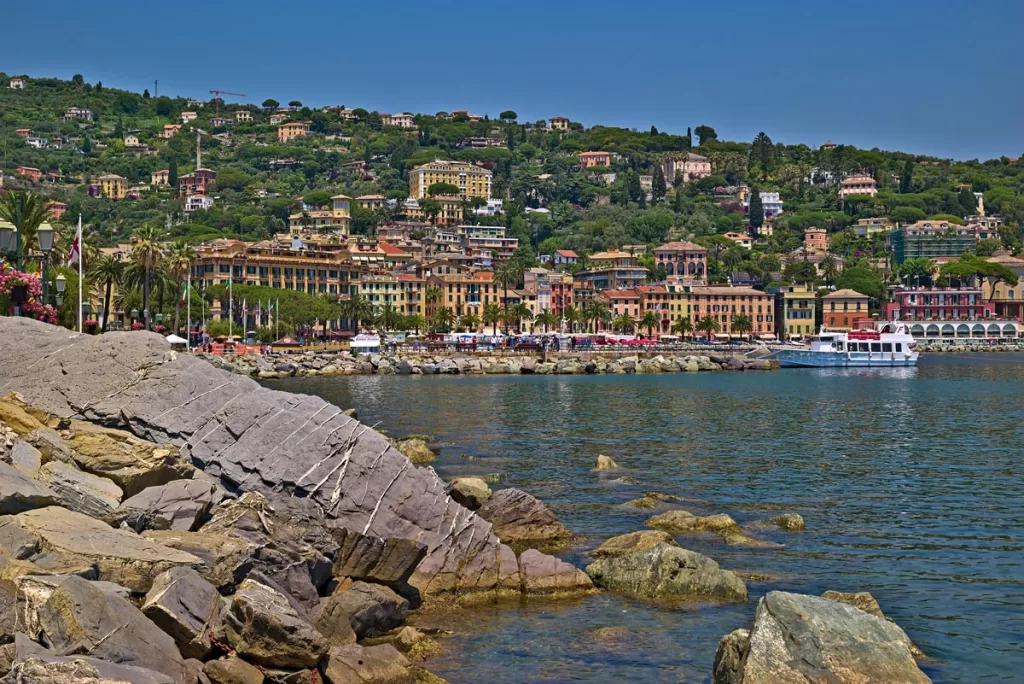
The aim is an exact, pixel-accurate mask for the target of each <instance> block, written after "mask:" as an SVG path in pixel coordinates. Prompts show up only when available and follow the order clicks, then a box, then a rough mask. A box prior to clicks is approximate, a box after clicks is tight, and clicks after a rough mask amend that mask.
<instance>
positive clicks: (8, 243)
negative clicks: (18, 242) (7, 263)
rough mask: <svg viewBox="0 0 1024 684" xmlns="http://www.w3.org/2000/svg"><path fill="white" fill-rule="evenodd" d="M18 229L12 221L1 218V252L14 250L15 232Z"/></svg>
mask: <svg viewBox="0 0 1024 684" xmlns="http://www.w3.org/2000/svg"><path fill="white" fill-rule="evenodd" d="M17 230H18V229H17V228H15V227H14V224H13V223H11V222H10V221H5V220H4V219H0V252H13V251H14V241H15V237H14V233H15V231H17Z"/></svg>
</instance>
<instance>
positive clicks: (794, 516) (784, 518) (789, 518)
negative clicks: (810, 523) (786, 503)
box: [768, 513, 807, 532]
mask: <svg viewBox="0 0 1024 684" xmlns="http://www.w3.org/2000/svg"><path fill="white" fill-rule="evenodd" d="M768 522H769V523H771V524H772V525H775V526H776V527H778V528H779V529H780V530H786V531H787V532H800V531H801V530H804V529H806V527H807V526H806V525H804V519H803V516H801V515H799V514H798V513H786V514H783V515H777V516H775V517H774V518H768Z"/></svg>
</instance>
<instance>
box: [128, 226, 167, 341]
mask: <svg viewBox="0 0 1024 684" xmlns="http://www.w3.org/2000/svg"><path fill="white" fill-rule="evenodd" d="M132 237H133V239H134V244H132V261H134V262H135V263H136V264H138V266H139V267H140V268H141V269H142V274H143V279H142V315H143V317H144V323H145V326H146V330H150V329H152V316H151V315H150V310H149V309H150V294H151V292H150V289H151V285H152V278H153V271H154V270H155V269H156V268H157V266H159V265H160V263H161V262H162V261H163V258H164V248H163V242H162V240H161V237H162V236H161V235H160V232H159V230H158V229H157V228H156V226H154V225H152V224H151V225H146V226H142V227H141V228H139V229H138V230H136V231H135V233H134V234H133V235H132Z"/></svg>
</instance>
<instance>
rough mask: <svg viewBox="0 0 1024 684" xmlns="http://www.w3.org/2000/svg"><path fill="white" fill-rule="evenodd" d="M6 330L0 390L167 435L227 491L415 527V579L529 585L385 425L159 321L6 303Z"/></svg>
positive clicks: (484, 527)
mask: <svg viewBox="0 0 1024 684" xmlns="http://www.w3.org/2000/svg"><path fill="white" fill-rule="evenodd" d="M0 339H3V340H4V345H5V346H4V370H5V373H4V376H3V378H2V379H0V394H4V393H7V392H11V391H17V392H20V393H21V394H22V395H23V396H24V397H25V398H26V399H27V400H28V401H29V403H31V404H33V405H35V406H39V407H40V408H43V409H45V410H47V411H49V412H51V413H53V414H55V415H58V416H61V417H63V418H81V419H85V420H88V421H94V422H102V423H104V424H108V425H118V426H121V427H123V428H125V429H127V430H129V431H130V432H132V433H133V434H134V435H136V436H137V437H140V438H143V439H146V440H151V441H153V442H158V443H161V444H167V443H169V444H171V445H173V446H174V447H177V448H178V450H179V452H180V455H181V457H183V459H184V460H186V461H189V462H191V463H194V464H196V465H197V466H198V467H200V468H202V469H203V470H205V471H206V472H207V473H209V474H210V475H212V476H214V477H216V478H219V480H220V481H221V483H222V484H223V485H224V486H225V488H226V489H228V490H229V491H239V490H240V491H262V492H270V491H279V492H281V493H282V494H283V495H284V496H292V495H294V496H296V497H302V498H306V499H308V500H309V501H310V503H311V504H312V505H315V506H318V507H320V509H321V510H322V516H321V518H322V520H323V522H324V523H326V524H332V522H334V521H337V523H339V524H341V525H342V526H344V527H346V528H349V529H353V530H358V531H359V532H361V533H363V534H370V535H374V536H377V537H382V538H389V537H398V538H404V539H412V540H416V541H417V542H418V543H421V544H423V545H425V546H426V547H427V555H426V557H425V558H424V559H423V560H422V561H421V562H420V564H419V566H418V567H417V569H416V571H415V572H414V573H413V575H412V577H410V579H409V582H410V584H411V585H413V586H414V587H416V588H417V589H418V590H419V591H420V592H421V593H422V594H424V595H438V594H469V593H476V592H495V593H497V592H504V591H508V590H510V589H511V588H513V587H516V588H518V587H520V583H519V578H518V576H517V573H518V564H517V563H515V562H514V558H515V557H514V555H512V559H513V562H511V563H509V562H508V561H507V559H508V558H509V553H507V552H506V551H505V550H503V548H502V547H501V544H500V542H499V540H498V536H497V535H495V534H494V532H493V530H492V528H491V525H490V524H489V523H487V521H485V520H483V519H482V518H480V517H479V516H477V515H474V514H473V513H472V512H470V511H468V510H466V509H465V508H463V507H462V506H460V505H458V504H457V503H455V502H453V501H452V500H451V499H450V498H449V497H448V496H446V495H445V493H444V483H443V482H442V481H441V480H440V479H439V478H438V477H437V475H436V474H435V473H434V472H433V471H432V470H431V469H429V468H416V467H414V466H412V465H411V464H410V463H409V461H408V459H406V458H405V457H404V456H402V454H401V453H399V452H398V450H397V449H395V448H394V447H392V446H391V445H390V444H388V442H387V440H385V439H384V437H382V436H381V435H379V434H378V433H376V432H374V431H373V430H371V429H370V428H368V427H366V426H364V425H362V424H360V423H359V422H358V421H356V420H354V419H352V418H351V417H350V416H347V415H345V413H344V411H343V410H342V409H340V408H338V407H336V406H333V405H331V404H328V403H327V402H325V401H324V400H322V399H320V398H318V397H314V396H308V395H297V394H288V393H285V392H278V391H274V390H269V389H266V388H263V387H261V386H260V385H259V384H257V383H256V382H255V381H254V380H252V379H250V378H247V377H243V376H240V375H232V374H231V373H228V372H226V371H223V370H220V369H216V368H214V367H213V366H211V365H210V364H209V363H207V362H206V361H204V360H202V359H199V358H196V357H195V356H192V355H188V354H178V353H176V352H172V351H171V350H170V348H169V345H168V343H167V341H166V340H165V339H164V338H163V337H161V336H160V335H157V334H154V333H145V332H133V333H107V334H105V335H97V336H91V335H77V334H74V333H70V332H69V331H68V330H66V329H63V328H58V327H54V326H50V325H46V324H44V323H39V322H38V321H32V320H30V319H27V318H13V317H0ZM41 357H45V358H46V360H47V362H46V363H45V364H39V363H38V360H39V359H40V358H41ZM36 446H37V447H38V444H37V445H36ZM38 448H40V449H41V447H38ZM169 469H170V470H171V471H173V470H174V466H173V465H172V466H171V467H170V468H169ZM166 470H167V469H163V470H161V473H163V472H166ZM111 472H113V471H111ZM171 479H173V478H171ZM131 481H132V485H133V486H134V485H136V484H137V483H138V482H140V481H141V480H140V478H131ZM152 484H160V483H152V482H150V483H147V484H146V486H150V485H152ZM125 489H126V494H128V495H129V496H131V495H134V494H135V493H136V491H128V488H127V487H126V488H125ZM141 489H142V488H140V489H139V490H138V491H141ZM157 574H158V573H157Z"/></svg>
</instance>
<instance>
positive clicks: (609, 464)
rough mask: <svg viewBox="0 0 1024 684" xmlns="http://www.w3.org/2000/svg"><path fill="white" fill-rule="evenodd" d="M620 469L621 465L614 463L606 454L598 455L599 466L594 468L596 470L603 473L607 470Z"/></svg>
mask: <svg viewBox="0 0 1024 684" xmlns="http://www.w3.org/2000/svg"><path fill="white" fill-rule="evenodd" d="M618 467H619V464H618V463H616V462H615V461H613V460H612V458H611V457H610V456H605V455H604V454H598V456H597V466H596V467H595V468H594V470H596V471H598V472H602V471H605V470H615V469H616V468H618Z"/></svg>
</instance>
